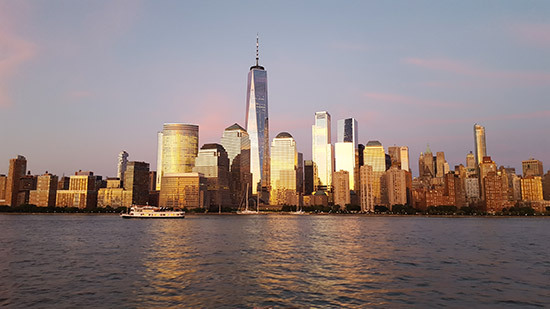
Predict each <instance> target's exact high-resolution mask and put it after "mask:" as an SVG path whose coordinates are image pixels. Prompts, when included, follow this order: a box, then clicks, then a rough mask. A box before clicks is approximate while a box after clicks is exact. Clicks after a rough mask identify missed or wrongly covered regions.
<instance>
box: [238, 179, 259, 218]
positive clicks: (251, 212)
mask: <svg viewBox="0 0 550 309" xmlns="http://www.w3.org/2000/svg"><path fill="white" fill-rule="evenodd" d="M258 195H259V193H258ZM245 196H246V202H245V208H244V209H242V210H237V214H238V215H257V214H259V213H260V212H259V210H258V208H259V206H260V203H259V199H258V203H256V210H255V211H254V210H250V209H248V184H246V195H245ZM241 205H242V202H241ZM240 208H241V207H240V206H239V209H240Z"/></svg>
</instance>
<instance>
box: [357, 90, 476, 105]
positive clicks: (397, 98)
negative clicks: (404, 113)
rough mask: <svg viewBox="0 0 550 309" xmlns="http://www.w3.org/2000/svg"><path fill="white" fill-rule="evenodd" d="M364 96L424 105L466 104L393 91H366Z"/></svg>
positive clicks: (398, 102)
mask: <svg viewBox="0 0 550 309" xmlns="http://www.w3.org/2000/svg"><path fill="white" fill-rule="evenodd" d="M363 96H364V97H365V98H368V99H370V100H375V101H381V102H385V103H391V104H404V105H413V106H424V107H443V108H454V107H463V106H464V105H465V104H462V103H456V102H443V101H438V100H424V99H418V98H414V97H407V96H402V95H399V94H392V93H380V92H367V93H364V94H363Z"/></svg>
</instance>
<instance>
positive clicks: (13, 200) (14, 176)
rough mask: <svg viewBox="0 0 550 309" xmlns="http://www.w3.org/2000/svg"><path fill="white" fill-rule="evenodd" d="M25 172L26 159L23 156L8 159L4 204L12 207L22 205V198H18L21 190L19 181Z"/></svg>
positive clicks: (21, 185) (21, 186)
mask: <svg viewBox="0 0 550 309" xmlns="http://www.w3.org/2000/svg"><path fill="white" fill-rule="evenodd" d="M26 172H27V159H26V158H25V157H24V156H17V158H14V159H10V167H9V171H8V178H7V181H6V193H5V194H6V199H5V201H6V203H7V204H8V205H10V206H12V207H15V206H19V205H21V204H23V202H24V198H20V194H19V193H20V191H22V189H23V184H22V182H21V179H22V178H23V177H24V176H25V173H26Z"/></svg>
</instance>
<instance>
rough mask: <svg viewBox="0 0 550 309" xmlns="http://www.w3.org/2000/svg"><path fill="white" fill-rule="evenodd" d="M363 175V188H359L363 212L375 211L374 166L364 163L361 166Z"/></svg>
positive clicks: (361, 175)
mask: <svg viewBox="0 0 550 309" xmlns="http://www.w3.org/2000/svg"><path fill="white" fill-rule="evenodd" d="M359 170H360V172H359V173H360V177H361V182H360V183H361V188H360V190H359V192H360V193H359V201H360V203H361V211H362V212H374V206H375V203H374V183H375V179H374V177H375V176H374V173H373V171H372V166H370V165H363V166H361V167H360V168H359Z"/></svg>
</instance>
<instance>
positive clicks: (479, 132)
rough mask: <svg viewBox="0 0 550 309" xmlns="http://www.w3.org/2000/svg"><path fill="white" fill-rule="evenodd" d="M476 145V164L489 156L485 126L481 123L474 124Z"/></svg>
mask: <svg viewBox="0 0 550 309" xmlns="http://www.w3.org/2000/svg"><path fill="white" fill-rule="evenodd" d="M474 147H475V158H476V166H479V164H480V163H482V162H483V157H486V156H487V143H486V142H485V127H484V126H482V125H479V124H477V123H476V124H475V125H474Z"/></svg>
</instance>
